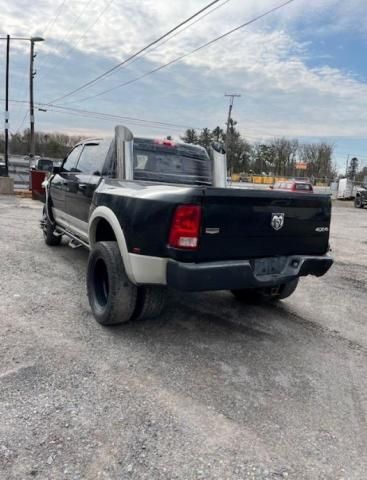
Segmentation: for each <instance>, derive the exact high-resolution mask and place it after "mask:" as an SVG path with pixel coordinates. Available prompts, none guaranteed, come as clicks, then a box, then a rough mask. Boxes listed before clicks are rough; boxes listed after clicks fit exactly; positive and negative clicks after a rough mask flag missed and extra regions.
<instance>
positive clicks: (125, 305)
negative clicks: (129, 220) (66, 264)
mask: <svg viewBox="0 0 367 480" xmlns="http://www.w3.org/2000/svg"><path fill="white" fill-rule="evenodd" d="M87 291H88V299H89V304H90V307H91V309H92V312H93V315H94V317H95V319H96V320H97V322H98V323H100V324H101V325H116V324H119V323H126V322H128V321H129V320H131V319H132V318H133V316H134V312H135V310H136V305H137V296H138V288H137V286H136V285H134V284H133V283H131V282H130V280H129V279H128V277H127V275H126V272H125V268H124V264H123V261H122V258H121V254H120V250H119V247H118V245H117V242H98V243H96V244H95V246H94V247H93V249H92V251H91V253H90V255H89V260H88V268H87Z"/></svg>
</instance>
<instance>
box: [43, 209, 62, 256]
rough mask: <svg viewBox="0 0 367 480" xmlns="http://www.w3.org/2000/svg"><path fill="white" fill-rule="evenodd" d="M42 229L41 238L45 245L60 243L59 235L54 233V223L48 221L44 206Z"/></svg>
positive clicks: (53, 245)
mask: <svg viewBox="0 0 367 480" xmlns="http://www.w3.org/2000/svg"><path fill="white" fill-rule="evenodd" d="M42 231H43V238H44V239H45V243H46V245H49V246H50V247H55V246H57V245H60V242H61V235H58V236H56V235H54V233H55V225H54V224H52V223H51V222H50V219H49V218H48V215H47V212H46V206H44V207H43V215H42Z"/></svg>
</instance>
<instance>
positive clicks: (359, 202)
mask: <svg viewBox="0 0 367 480" xmlns="http://www.w3.org/2000/svg"><path fill="white" fill-rule="evenodd" d="M354 206H355V208H363V203H362V198H361V197H360V196H359V195H358V196H357V197H356V198H355V199H354Z"/></svg>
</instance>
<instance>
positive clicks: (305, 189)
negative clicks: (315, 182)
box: [270, 180, 313, 193]
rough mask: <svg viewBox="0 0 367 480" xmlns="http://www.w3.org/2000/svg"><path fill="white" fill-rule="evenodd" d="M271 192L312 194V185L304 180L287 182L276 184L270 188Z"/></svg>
mask: <svg viewBox="0 0 367 480" xmlns="http://www.w3.org/2000/svg"><path fill="white" fill-rule="evenodd" d="M270 188H271V189H273V190H285V191H288V192H298V193H313V186H312V183H311V182H309V181H306V180H288V181H286V182H276V183H274V185H272V186H271V187H270Z"/></svg>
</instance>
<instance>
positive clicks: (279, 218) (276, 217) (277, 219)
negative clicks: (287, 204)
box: [271, 213, 284, 230]
mask: <svg viewBox="0 0 367 480" xmlns="http://www.w3.org/2000/svg"><path fill="white" fill-rule="evenodd" d="M283 225H284V213H272V214H271V226H272V227H273V228H274V230H280V229H281V228H282V227H283Z"/></svg>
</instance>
